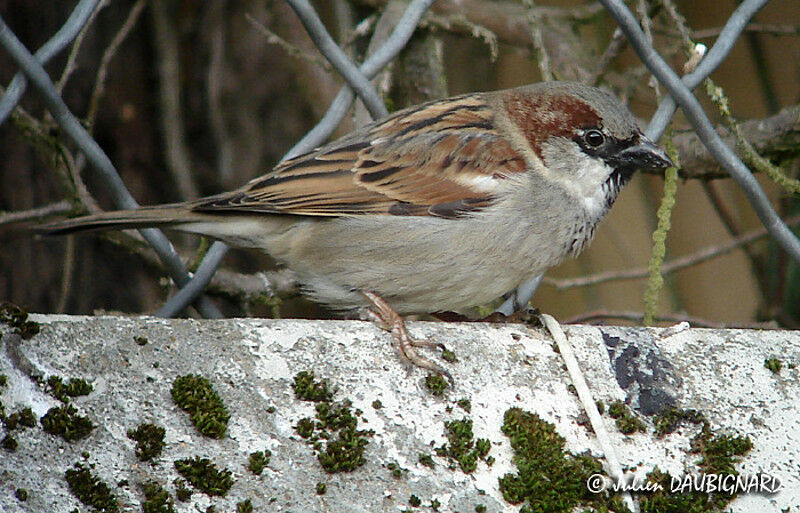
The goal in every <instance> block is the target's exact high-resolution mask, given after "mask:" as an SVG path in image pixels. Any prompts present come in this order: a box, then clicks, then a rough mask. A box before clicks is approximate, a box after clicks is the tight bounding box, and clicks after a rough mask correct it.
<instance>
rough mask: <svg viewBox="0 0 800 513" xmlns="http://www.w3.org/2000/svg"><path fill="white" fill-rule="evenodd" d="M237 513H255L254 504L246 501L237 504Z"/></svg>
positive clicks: (248, 500)
mask: <svg viewBox="0 0 800 513" xmlns="http://www.w3.org/2000/svg"><path fill="white" fill-rule="evenodd" d="M236 513H253V503H252V502H250V499H245V500H243V501H239V502H237V503H236Z"/></svg>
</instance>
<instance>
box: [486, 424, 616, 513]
mask: <svg viewBox="0 0 800 513" xmlns="http://www.w3.org/2000/svg"><path fill="white" fill-rule="evenodd" d="M502 431H503V433H504V434H505V435H506V436H507V437H508V438H509V440H510V441H511V448H512V449H513V451H514V456H513V458H512V461H513V462H514V464H515V465H516V466H517V473H516V474H506V475H505V476H503V477H501V478H500V491H501V492H502V494H503V497H504V498H505V500H507V501H508V502H510V503H512V504H521V503H523V502H526V503H527V504H526V505H525V506H523V510H524V511H529V512H533V511H536V512H541V513H556V512H559V513H561V512H563V513H566V512H570V511H572V510H573V509H574V508H575V507H576V506H579V505H580V506H587V505H589V504H595V505H596V501H598V500H601V499H603V498H602V497H601V496H598V497H595V496H593V495H592V494H590V493H589V491H588V490H587V488H586V480H587V479H588V478H589V476H591V475H592V474H596V473H600V472H602V466H601V465H600V463H599V462H598V461H597V460H595V459H594V458H591V457H588V456H574V455H571V454H569V453H566V452H565V451H564V444H565V440H564V438H563V437H562V436H561V435H559V434H558V433H556V431H555V428H554V426H553V425H552V424H549V423H547V422H545V421H543V420H542V419H541V418H539V416H538V415H536V414H535V413H529V412H526V411H523V410H522V409H520V408H511V409H509V410H507V411H506V413H505V415H504V417H503V426H502ZM521 511H522V510H521Z"/></svg>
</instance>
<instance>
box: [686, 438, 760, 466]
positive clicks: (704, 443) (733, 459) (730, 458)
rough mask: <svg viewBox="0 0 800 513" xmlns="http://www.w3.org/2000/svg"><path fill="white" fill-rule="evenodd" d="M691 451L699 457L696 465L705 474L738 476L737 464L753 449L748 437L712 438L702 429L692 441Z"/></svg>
mask: <svg viewBox="0 0 800 513" xmlns="http://www.w3.org/2000/svg"><path fill="white" fill-rule="evenodd" d="M691 447H692V451H693V452H696V453H699V454H700V455H701V458H700V460H699V461H698V462H697V465H698V466H700V468H702V469H703V471H704V472H705V473H706V474H733V475H738V472H737V471H736V468H735V467H734V466H735V465H736V464H737V463H739V462H740V461H741V460H742V457H743V456H744V455H745V454H747V453H748V452H750V449H752V448H753V441H752V440H750V437H749V436H741V435H736V436H734V435H727V434H726V435H718V436H714V435H713V434H712V433H711V432H710V431H709V430H707V429H704V430H703V431H702V432H701V433H700V434H699V435H697V436H696V437H695V438H694V439H693V440H692V444H691Z"/></svg>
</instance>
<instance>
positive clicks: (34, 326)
mask: <svg viewBox="0 0 800 513" xmlns="http://www.w3.org/2000/svg"><path fill="white" fill-rule="evenodd" d="M0 322H1V323H3V324H7V325H9V326H10V327H11V328H12V329H13V330H14V333H16V334H18V335H19V336H20V337H22V338H23V339H24V340H28V339H30V338H32V337H33V336H34V335H36V334H37V333H39V323H36V322H33V321H29V320H28V312H26V311H25V310H23V309H22V308H20V307H18V306H17V305H15V304H13V303H8V302H3V303H0Z"/></svg>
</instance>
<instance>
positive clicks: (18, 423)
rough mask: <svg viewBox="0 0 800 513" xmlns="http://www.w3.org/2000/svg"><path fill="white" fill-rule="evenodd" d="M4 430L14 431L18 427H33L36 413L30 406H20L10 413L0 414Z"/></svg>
mask: <svg viewBox="0 0 800 513" xmlns="http://www.w3.org/2000/svg"><path fill="white" fill-rule="evenodd" d="M0 418H1V419H2V421H3V427H5V428H6V431H14V430H15V429H17V428H20V427H33V426H35V425H36V415H34V414H33V410H31V409H30V408H22V409H21V410H19V411H17V412H14V413H12V414H11V415H0Z"/></svg>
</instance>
